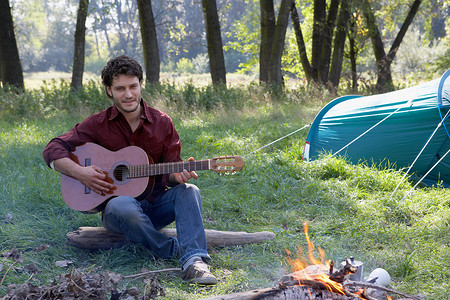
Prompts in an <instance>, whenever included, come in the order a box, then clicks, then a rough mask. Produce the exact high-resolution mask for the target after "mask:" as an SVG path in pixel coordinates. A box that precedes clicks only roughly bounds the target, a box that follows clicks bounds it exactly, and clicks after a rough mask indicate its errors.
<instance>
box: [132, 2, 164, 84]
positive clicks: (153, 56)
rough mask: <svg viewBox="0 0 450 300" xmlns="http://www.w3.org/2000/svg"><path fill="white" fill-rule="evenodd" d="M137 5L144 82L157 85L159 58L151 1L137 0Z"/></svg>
mask: <svg viewBox="0 0 450 300" xmlns="http://www.w3.org/2000/svg"><path fill="white" fill-rule="evenodd" d="M137 5H138V10H139V20H140V23H141V36H142V48H143V50H144V62H145V74H146V77H147V78H146V80H147V82H149V83H159V73H160V58H159V48H158V37H157V35H156V27H155V18H154V17H153V9H152V2H151V0H138V1H137Z"/></svg>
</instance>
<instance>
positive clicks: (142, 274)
mask: <svg viewBox="0 0 450 300" xmlns="http://www.w3.org/2000/svg"><path fill="white" fill-rule="evenodd" d="M166 272H176V273H178V272H181V269H180V268H169V269H162V270H154V271H147V272H143V273H138V274H133V275H128V276H124V277H123V278H126V279H128V278H136V277H142V276H147V275H151V274H159V273H166Z"/></svg>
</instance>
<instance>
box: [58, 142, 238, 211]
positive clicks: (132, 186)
mask: <svg viewBox="0 0 450 300" xmlns="http://www.w3.org/2000/svg"><path fill="white" fill-rule="evenodd" d="M71 159H72V160H73V161H75V162H76V163H78V164H80V165H82V166H90V165H96V166H97V167H100V168H101V169H102V170H103V173H104V174H105V175H106V179H105V180H106V181H108V182H110V183H112V184H114V188H113V189H112V190H110V191H108V192H107V193H103V194H97V193H95V192H93V191H91V190H90V189H89V188H87V187H86V186H85V185H83V184H82V183H81V182H79V181H78V180H76V179H74V178H72V177H70V176H66V175H64V174H62V175H61V192H62V197H63V199H64V202H65V203H66V204H67V205H68V206H69V207H71V208H72V209H75V210H78V211H81V212H85V213H97V212H99V211H101V210H102V209H103V208H104V205H106V203H107V201H108V200H109V199H111V198H112V197H116V196H131V197H133V198H136V199H138V200H142V199H145V198H146V197H147V196H149V195H150V194H151V192H152V190H153V186H154V183H155V180H154V176H156V175H162V174H170V173H179V172H182V171H183V170H185V169H186V170H188V171H201V170H213V171H216V172H219V173H234V172H236V171H240V170H241V169H242V168H243V166H244V160H243V159H242V158H241V157H240V156H223V157H216V158H212V159H205V160H197V161H195V160H194V161H183V162H170V163H159V164H154V163H153V161H152V159H151V158H150V157H149V156H148V155H147V153H146V152H145V151H144V150H143V149H142V148H139V147H136V146H129V147H125V148H123V149H121V150H119V151H109V150H107V149H105V148H104V147H102V146H99V145H97V144H94V143H85V144H83V145H80V146H78V147H76V149H75V151H74V152H72V153H71Z"/></svg>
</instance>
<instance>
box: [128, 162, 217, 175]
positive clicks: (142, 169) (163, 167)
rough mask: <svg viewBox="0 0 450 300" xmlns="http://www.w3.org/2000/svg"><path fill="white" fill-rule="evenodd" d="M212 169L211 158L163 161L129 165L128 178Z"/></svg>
mask: <svg viewBox="0 0 450 300" xmlns="http://www.w3.org/2000/svg"><path fill="white" fill-rule="evenodd" d="M209 169H210V160H209V159H205V160H193V161H184V162H173V163H161V164H154V165H135V166H129V167H128V178H139V177H149V176H156V175H162V174H170V173H180V172H182V171H183V170H188V171H202V170H209Z"/></svg>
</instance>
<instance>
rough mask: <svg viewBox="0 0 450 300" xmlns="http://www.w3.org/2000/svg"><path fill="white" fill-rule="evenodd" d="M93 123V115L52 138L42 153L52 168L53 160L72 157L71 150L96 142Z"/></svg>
mask: <svg viewBox="0 0 450 300" xmlns="http://www.w3.org/2000/svg"><path fill="white" fill-rule="evenodd" d="M92 123H93V119H92V117H91V118H88V119H86V120H84V121H83V122H81V123H79V124H76V125H75V126H74V127H73V128H72V129H71V130H70V131H68V132H66V133H64V134H62V135H60V136H58V137H56V138H53V139H52V140H50V142H49V143H48V144H47V146H46V147H45V149H44V151H43V154H42V155H43V157H44V160H45V162H46V163H47V165H48V166H49V167H50V168H51V167H52V162H53V161H55V160H57V159H60V158H66V157H70V152H72V151H74V150H75V148H76V147H77V146H79V145H80V144H83V143H87V142H94V136H93V134H92V132H94V131H92V130H91V129H92Z"/></svg>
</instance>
